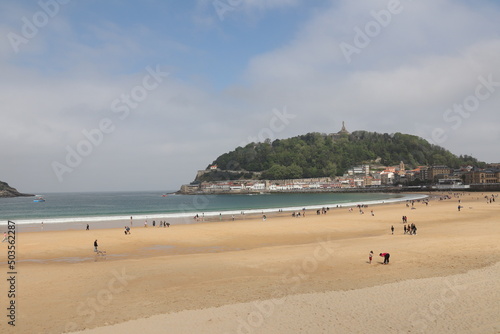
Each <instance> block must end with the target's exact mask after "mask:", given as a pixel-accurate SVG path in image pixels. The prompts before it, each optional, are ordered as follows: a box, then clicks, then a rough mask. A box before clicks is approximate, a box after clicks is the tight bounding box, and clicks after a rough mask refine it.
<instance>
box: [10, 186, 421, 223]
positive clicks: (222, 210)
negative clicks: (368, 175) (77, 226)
mask: <svg viewBox="0 0 500 334" xmlns="http://www.w3.org/2000/svg"><path fill="white" fill-rule="evenodd" d="M41 196H42V197H43V198H44V199H45V202H34V201H33V200H34V199H35V198H34V197H16V198H0V225H6V224H7V222H8V221H9V220H10V221H15V222H16V224H40V223H41V222H43V223H44V224H57V223H75V222H76V223H83V222H87V223H88V222H93V223H104V222H106V221H130V218H131V217H132V218H133V221H140V222H144V221H146V220H149V221H152V220H155V219H157V220H160V219H162V220H175V221H176V222H177V223H194V222H196V220H194V219H193V217H194V216H196V215H198V216H199V217H207V218H208V217H215V216H224V217H226V216H228V215H229V216H232V215H240V214H266V213H272V212H278V211H299V210H302V209H304V208H305V209H307V210H310V209H320V208H323V207H325V208H326V207H327V208H336V207H349V206H357V205H359V204H363V205H374V204H381V203H390V202H397V201H406V200H417V199H421V198H424V197H425V195H419V194H391V193H314V194H311V193H308V194H307V193H306V194H305V193H287V194H246V195H178V194H173V193H170V194H165V193H162V192H155V191H150V192H147V191H143V192H80V193H77V192H75V193H46V194H43V195H41Z"/></svg>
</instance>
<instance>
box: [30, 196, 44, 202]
mask: <svg viewBox="0 0 500 334" xmlns="http://www.w3.org/2000/svg"><path fill="white" fill-rule="evenodd" d="M33 202H36V203H41V202H45V198H43V197H42V196H36V198H35V199H34V200H33Z"/></svg>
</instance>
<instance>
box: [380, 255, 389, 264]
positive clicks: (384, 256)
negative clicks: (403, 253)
mask: <svg viewBox="0 0 500 334" xmlns="http://www.w3.org/2000/svg"><path fill="white" fill-rule="evenodd" d="M379 255H380V256H382V257H383V258H384V264H389V258H390V257H391V254H389V253H380V254H379Z"/></svg>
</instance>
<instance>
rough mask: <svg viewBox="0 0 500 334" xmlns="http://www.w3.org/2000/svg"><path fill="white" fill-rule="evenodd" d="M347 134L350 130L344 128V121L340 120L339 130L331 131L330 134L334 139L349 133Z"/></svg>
mask: <svg viewBox="0 0 500 334" xmlns="http://www.w3.org/2000/svg"><path fill="white" fill-rule="evenodd" d="M349 134H350V132H349V131H347V129H346V128H345V123H344V121H342V129H340V131H339V132H337V133H332V134H331V136H332V137H333V138H334V139H338V138H341V137H343V136H345V135H349Z"/></svg>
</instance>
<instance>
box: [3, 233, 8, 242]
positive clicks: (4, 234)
mask: <svg viewBox="0 0 500 334" xmlns="http://www.w3.org/2000/svg"><path fill="white" fill-rule="evenodd" d="M7 239H8V238H7V232H3V239H2V242H6V241H7Z"/></svg>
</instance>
